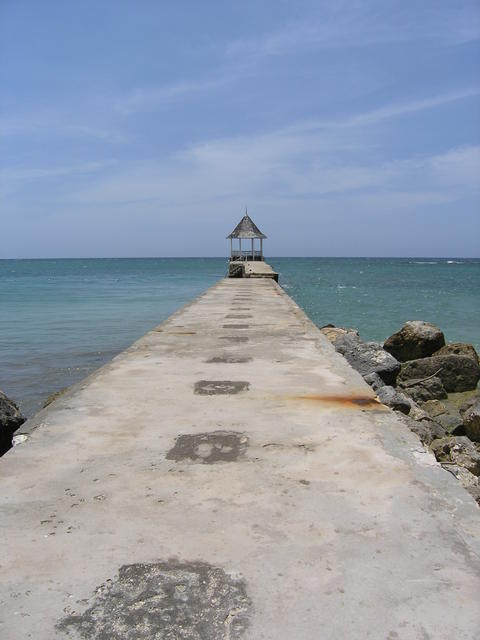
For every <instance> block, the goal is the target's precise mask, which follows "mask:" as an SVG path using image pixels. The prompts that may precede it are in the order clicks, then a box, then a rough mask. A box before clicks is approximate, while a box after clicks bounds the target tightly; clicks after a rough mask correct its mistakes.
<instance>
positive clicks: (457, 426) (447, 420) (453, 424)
mask: <svg viewBox="0 0 480 640" xmlns="http://www.w3.org/2000/svg"><path fill="white" fill-rule="evenodd" d="M435 420H436V421H437V422H438V424H441V425H442V427H443V428H444V429H445V431H446V432H447V434H448V435H451V436H464V435H465V426H464V424H463V421H462V418H461V417H460V414H459V413H456V414H455V413H450V412H448V413H444V414H443V415H441V416H437V417H436V418H435Z"/></svg>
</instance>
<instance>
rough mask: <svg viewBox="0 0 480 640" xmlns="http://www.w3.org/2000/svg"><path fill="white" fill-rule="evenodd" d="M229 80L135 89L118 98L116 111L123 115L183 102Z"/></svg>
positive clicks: (210, 80)
mask: <svg viewBox="0 0 480 640" xmlns="http://www.w3.org/2000/svg"><path fill="white" fill-rule="evenodd" d="M227 81H228V80H227V78H224V77H218V78H211V79H206V80H202V81H181V82H176V83H173V84H169V85H164V86H160V87H145V88H140V89H135V90H133V91H131V92H130V93H128V94H127V95H125V96H122V97H120V98H118V99H117V100H116V102H115V105H114V107H115V109H116V110H117V111H118V112H119V113H121V114H122V115H129V114H131V113H135V112H137V111H144V110H149V109H152V108H155V107H157V106H159V105H161V104H164V103H167V102H173V101H175V100H181V99H182V98H186V97H188V96H191V95H193V94H197V93H201V92H203V91H209V90H210V89H215V88H217V87H219V86H221V85H223V84H225V83H226V82H227Z"/></svg>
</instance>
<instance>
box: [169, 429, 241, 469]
mask: <svg viewBox="0 0 480 640" xmlns="http://www.w3.org/2000/svg"><path fill="white" fill-rule="evenodd" d="M247 447H248V438H247V436H246V435H244V434H243V433H238V432H236V431H210V432H206V433H193V434H182V435H179V436H178V438H177V439H176V441H175V446H174V447H173V448H172V449H170V451H169V452H168V453H167V455H166V458H167V460H175V461H176V462H180V461H182V460H191V461H192V462H199V463H200V464H214V463H215V462H234V461H236V460H238V458H239V457H240V456H241V455H243V454H244V453H245V451H246V450H247Z"/></svg>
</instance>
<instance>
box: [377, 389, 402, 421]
mask: <svg viewBox="0 0 480 640" xmlns="http://www.w3.org/2000/svg"><path fill="white" fill-rule="evenodd" d="M377 397H378V399H379V400H380V402H381V403H382V404H384V405H386V406H387V407H390V408H391V409H393V410H394V411H400V412H401V413H404V414H405V415H406V414H408V413H410V400H409V398H407V396H406V395H404V394H403V393H399V392H398V391H396V390H395V389H394V388H393V387H390V386H383V387H380V388H379V389H378V390H377Z"/></svg>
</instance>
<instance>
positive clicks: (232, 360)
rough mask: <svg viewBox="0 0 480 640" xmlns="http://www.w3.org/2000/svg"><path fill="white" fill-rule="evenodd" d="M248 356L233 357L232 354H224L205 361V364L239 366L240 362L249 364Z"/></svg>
mask: <svg viewBox="0 0 480 640" xmlns="http://www.w3.org/2000/svg"><path fill="white" fill-rule="evenodd" d="M251 360H252V358H250V356H235V355H232V354H226V355H222V356H214V357H213V358H210V359H209V360H207V361H206V362H207V363H209V364H210V363H226V364H239V363H242V362H251Z"/></svg>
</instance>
